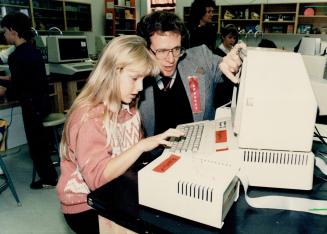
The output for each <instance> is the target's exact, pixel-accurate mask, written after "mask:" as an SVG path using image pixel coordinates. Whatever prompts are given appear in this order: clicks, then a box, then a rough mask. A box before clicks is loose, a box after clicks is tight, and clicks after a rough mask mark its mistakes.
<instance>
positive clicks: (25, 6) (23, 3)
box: [0, 0, 31, 21]
mask: <svg viewBox="0 0 327 234" xmlns="http://www.w3.org/2000/svg"><path fill="white" fill-rule="evenodd" d="M0 7H1V16H0V21H2V18H3V17H4V16H5V15H6V14H8V13H10V12H15V11H21V12H24V13H26V14H27V15H29V16H30V15H31V10H30V0H19V1H17V0H1V1H0Z"/></svg>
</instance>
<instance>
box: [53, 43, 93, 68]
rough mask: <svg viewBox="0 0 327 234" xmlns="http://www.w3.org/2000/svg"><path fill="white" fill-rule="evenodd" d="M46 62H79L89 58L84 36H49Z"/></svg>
mask: <svg viewBox="0 0 327 234" xmlns="http://www.w3.org/2000/svg"><path fill="white" fill-rule="evenodd" d="M47 47H48V62H49V63H66V62H79V61H83V60H86V59H88V58H89V54H88V48H87V42H86V36H49V37H48V38H47Z"/></svg>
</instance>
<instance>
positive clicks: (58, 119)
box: [32, 113, 66, 183]
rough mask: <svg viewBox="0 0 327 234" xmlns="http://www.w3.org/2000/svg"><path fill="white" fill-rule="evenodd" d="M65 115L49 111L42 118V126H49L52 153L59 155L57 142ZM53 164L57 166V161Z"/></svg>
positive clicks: (34, 172)
mask: <svg viewBox="0 0 327 234" xmlns="http://www.w3.org/2000/svg"><path fill="white" fill-rule="evenodd" d="M65 120H66V116H65V114H63V113H50V114H49V115H48V116H46V117H45V118H44V120H43V126H44V127H45V128H51V130H52V136H53V138H52V139H53V148H54V153H56V154H58V155H59V142H60V137H61V133H62V128H63V124H64V123H65ZM53 164H54V165H55V166H59V161H58V162H54V163H53ZM35 177H36V170H35V167H33V175H32V183H33V182H35Z"/></svg>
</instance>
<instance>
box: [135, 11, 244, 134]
mask: <svg viewBox="0 0 327 234" xmlns="http://www.w3.org/2000/svg"><path fill="white" fill-rule="evenodd" d="M137 34H138V35H140V36H142V37H143V38H145V40H146V41H147V43H148V45H147V47H148V48H149V50H150V51H151V52H152V53H153V54H154V55H155V56H156V58H157V60H158V61H159V64H160V76H153V77H151V78H149V79H146V80H144V90H143V92H142V95H141V99H140V111H141V115H142V119H143V122H144V129H145V134H146V135H147V136H152V135H154V134H158V133H161V132H163V131H165V130H167V129H168V128H174V127H176V126H177V125H178V124H183V123H188V122H193V121H202V120H210V119H214V116H215V106H214V93H215V88H216V85H217V83H218V82H222V78H221V74H222V71H221V69H220V68H219V66H220V67H221V68H222V69H223V70H224V73H226V74H227V75H228V76H229V77H230V78H231V79H234V76H233V74H232V73H235V72H236V71H237V70H238V67H239V66H240V64H241V61H240V58H239V56H238V55H237V51H238V48H239V47H236V48H235V49H234V50H233V51H232V53H230V54H229V55H228V56H226V57H225V58H224V61H223V62H222V58H221V57H219V56H217V55H215V54H213V53H212V52H211V50H209V49H208V47H207V46H205V45H202V46H198V47H193V48H190V49H187V50H185V49H184V47H185V45H187V38H188V37H187V36H188V34H187V29H186V28H185V26H184V24H183V23H182V21H181V20H180V19H179V17H178V16H177V15H175V14H173V13H169V12H159V11H157V12H154V13H151V14H149V15H146V16H144V17H142V19H141V20H140V22H139V23H138V25H137Z"/></svg>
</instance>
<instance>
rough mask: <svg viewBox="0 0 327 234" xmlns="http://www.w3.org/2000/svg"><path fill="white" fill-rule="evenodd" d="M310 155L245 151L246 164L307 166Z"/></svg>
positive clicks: (244, 159)
mask: <svg viewBox="0 0 327 234" xmlns="http://www.w3.org/2000/svg"><path fill="white" fill-rule="evenodd" d="M308 157H309V154H307V153H300V152H282V151H261V150H244V154H243V161H244V162H245V163H264V164H282V165H298V166H305V165H307V164H308Z"/></svg>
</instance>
